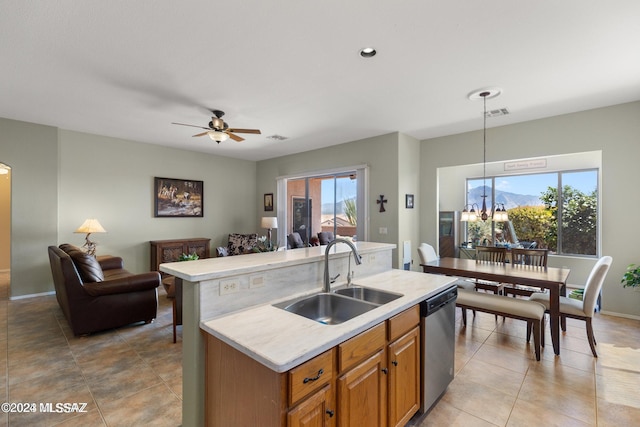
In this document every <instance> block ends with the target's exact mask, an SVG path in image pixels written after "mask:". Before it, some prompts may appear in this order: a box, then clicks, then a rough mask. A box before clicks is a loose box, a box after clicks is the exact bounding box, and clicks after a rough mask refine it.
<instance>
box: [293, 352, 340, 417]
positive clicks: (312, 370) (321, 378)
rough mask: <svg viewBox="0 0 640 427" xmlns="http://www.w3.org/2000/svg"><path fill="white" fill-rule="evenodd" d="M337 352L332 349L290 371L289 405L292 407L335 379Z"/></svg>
mask: <svg viewBox="0 0 640 427" xmlns="http://www.w3.org/2000/svg"><path fill="white" fill-rule="evenodd" d="M334 364H335V350H334V349H331V350H329V351H327V352H325V353H322V354H320V355H319V356H316V357H314V358H313V359H311V360H309V361H308V362H305V363H303V364H302V365H300V366H298V367H295V368H293V369H292V370H290V371H289V405H290V406H292V405H294V404H295V403H297V402H298V400H300V399H302V398H303V397H305V396H306V395H308V394H310V393H312V392H314V391H315V390H317V389H319V388H320V387H322V386H323V385H325V384H327V383H328V382H329V381H331V379H332V378H333V374H334V372H333V371H334V370H335V368H334Z"/></svg>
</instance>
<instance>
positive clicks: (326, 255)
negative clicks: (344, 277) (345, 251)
mask: <svg viewBox="0 0 640 427" xmlns="http://www.w3.org/2000/svg"><path fill="white" fill-rule="evenodd" d="M336 243H346V244H347V245H349V247H350V248H351V252H352V253H353V259H354V260H355V262H356V264H358V265H360V264H362V257H361V256H360V254H359V253H358V250H357V249H356V247H355V245H354V244H353V243H351V241H349V240H346V239H335V240H332V241H330V242H329V244H328V245H327V249H325V251H324V288H323V289H322V291H323V292H327V293H328V292H331V278H330V277H329V249H331V247H332V246H333V245H335V244H336ZM349 257H351V254H349ZM336 277H337V276H336Z"/></svg>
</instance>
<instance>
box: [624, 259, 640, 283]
mask: <svg viewBox="0 0 640 427" xmlns="http://www.w3.org/2000/svg"><path fill="white" fill-rule="evenodd" d="M620 283H622V287H624V288H626V287H627V286H629V287H632V288H636V287H638V286H640V266H636V265H635V264H631V265H630V266H628V267H627V271H626V272H625V273H624V274H623V275H622V280H621V281H620Z"/></svg>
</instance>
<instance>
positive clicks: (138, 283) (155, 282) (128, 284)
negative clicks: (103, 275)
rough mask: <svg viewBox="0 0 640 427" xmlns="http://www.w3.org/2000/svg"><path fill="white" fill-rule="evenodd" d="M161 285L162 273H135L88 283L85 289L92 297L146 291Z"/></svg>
mask: <svg viewBox="0 0 640 427" xmlns="http://www.w3.org/2000/svg"><path fill="white" fill-rule="evenodd" d="M158 286H160V273H158V272H157V271H150V272H149V273H141V274H134V275H132V276H129V277H121V278H119V279H113V280H105V281H104V282H95V283H86V284H85V285H84V290H85V291H87V293H88V294H89V295H91V296H92V297H99V296H103V295H113V294H126V293H129V292H138V291H146V290H149V289H155V288H157V287H158Z"/></svg>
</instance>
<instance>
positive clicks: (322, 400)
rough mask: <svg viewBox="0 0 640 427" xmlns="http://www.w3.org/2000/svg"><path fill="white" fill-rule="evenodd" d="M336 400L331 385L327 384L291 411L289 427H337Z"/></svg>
mask: <svg viewBox="0 0 640 427" xmlns="http://www.w3.org/2000/svg"><path fill="white" fill-rule="evenodd" d="M335 419H336V418H335V400H334V396H333V390H332V389H331V384H327V385H326V386H324V387H323V388H321V389H320V390H318V391H317V392H315V393H314V394H312V395H311V396H309V397H307V398H306V399H304V400H303V401H302V402H300V404H298V406H296V407H295V408H293V409H292V410H290V411H289V414H288V421H287V425H288V427H333V426H335Z"/></svg>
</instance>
